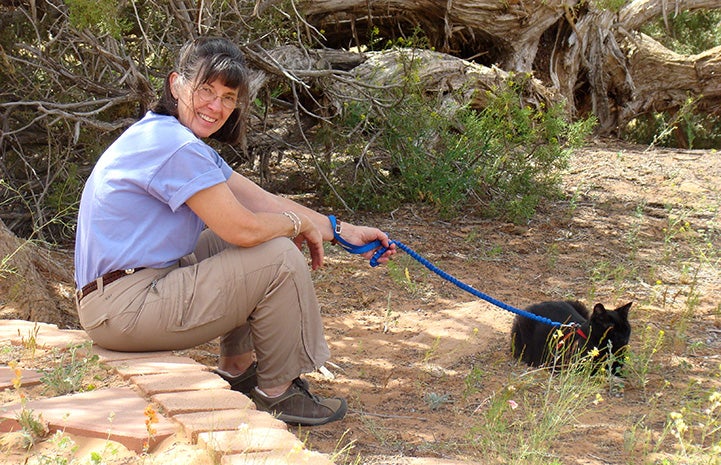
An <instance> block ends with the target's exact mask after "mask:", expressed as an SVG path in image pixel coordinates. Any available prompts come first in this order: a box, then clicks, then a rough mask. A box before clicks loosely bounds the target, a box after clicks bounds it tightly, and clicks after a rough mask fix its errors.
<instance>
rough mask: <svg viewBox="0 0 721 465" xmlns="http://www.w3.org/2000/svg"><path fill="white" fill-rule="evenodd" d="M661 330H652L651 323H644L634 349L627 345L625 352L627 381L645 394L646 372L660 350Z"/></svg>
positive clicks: (647, 372) (662, 334)
mask: <svg viewBox="0 0 721 465" xmlns="http://www.w3.org/2000/svg"><path fill="white" fill-rule="evenodd" d="M665 334H666V333H665V332H664V331H663V330H658V331H656V330H654V329H653V327H651V325H646V326H645V327H644V328H643V330H642V331H641V337H640V342H639V346H638V348H637V349H634V348H633V346H632V347H629V349H628V350H627V352H626V361H625V363H624V372H625V374H626V379H627V380H629V382H634V383H636V384H637V385H638V386H639V387H640V388H641V389H643V392H644V395H647V391H646V386H647V384H648V374H649V372H650V369H651V363H652V361H653V358H654V356H656V354H657V353H658V352H659V351H660V350H661V347H662V346H663V341H664V337H665Z"/></svg>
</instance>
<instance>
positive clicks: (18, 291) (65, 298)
mask: <svg viewBox="0 0 721 465" xmlns="http://www.w3.org/2000/svg"><path fill="white" fill-rule="evenodd" d="M0 257H1V258H2V262H1V263H0V318H3V319H10V318H19V319H23V320H28V321H41V322H45V323H54V324H57V325H58V326H61V327H73V328H77V327H78V319H77V311H76V309H75V301H74V295H73V294H74V290H75V289H74V287H75V286H74V285H73V284H72V283H73V275H72V256H71V255H68V254H63V253H60V252H53V251H51V250H49V249H47V248H44V247H39V246H37V245H36V244H35V243H33V242H32V241H28V240H22V239H19V238H18V237H16V236H15V235H14V234H13V233H12V232H11V231H10V230H8V229H7V228H6V227H5V223H3V222H2V220H0Z"/></svg>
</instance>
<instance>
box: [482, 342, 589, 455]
mask: <svg viewBox="0 0 721 465" xmlns="http://www.w3.org/2000/svg"><path fill="white" fill-rule="evenodd" d="M592 372H593V363H592V358H591V357H590V356H576V357H572V360H571V361H570V364H569V365H568V366H567V367H566V368H565V369H563V370H552V369H543V370H534V371H530V372H527V373H526V374H525V375H523V376H522V377H521V378H518V379H516V380H515V382H512V383H509V384H508V386H507V387H505V388H503V389H501V390H500V391H498V392H496V393H495V394H493V395H492V396H491V397H490V398H489V399H487V401H486V402H484V403H483V404H482V405H481V406H479V407H478V408H477V409H476V412H480V411H485V413H484V415H483V418H482V419H480V420H479V421H477V422H476V425H475V426H474V428H472V434H473V438H472V440H473V442H474V443H475V444H476V447H477V448H478V450H479V451H481V450H482V451H486V453H487V451H489V450H491V451H494V452H495V453H496V454H497V455H498V457H497V459H498V461H499V463H500V462H502V463H514V464H516V463H517V464H521V463H523V464H544V465H545V464H548V463H552V462H553V459H552V458H551V457H549V447H550V444H551V443H552V441H553V440H554V439H555V438H556V437H558V436H559V435H562V434H563V433H564V432H565V431H566V428H567V427H568V426H569V425H570V424H571V423H572V421H573V420H574V419H575V415H576V413H577V412H579V411H581V410H582V409H585V408H587V405H588V404H589V403H592V402H597V403H600V402H603V397H602V396H600V389H601V383H599V378H598V377H596V376H593V375H592ZM544 375H545V376H544ZM524 380H525V383H524Z"/></svg>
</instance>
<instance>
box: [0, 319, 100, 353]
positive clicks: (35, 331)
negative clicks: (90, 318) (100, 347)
mask: <svg viewBox="0 0 721 465" xmlns="http://www.w3.org/2000/svg"><path fill="white" fill-rule="evenodd" d="M33 339H34V343H35V344H36V345H37V346H38V347H56V348H58V349H65V348H67V347H69V346H74V345H78V344H82V343H84V342H87V341H88V340H89V338H88V335H87V334H86V333H85V331H75V330H67V329H66V330H61V329H58V327H57V325H51V324H47V323H33V322H30V321H23V320H0V340H2V341H7V342H9V343H11V344H13V345H21V344H23V343H25V344H29V343H30V342H31V341H32V340H33Z"/></svg>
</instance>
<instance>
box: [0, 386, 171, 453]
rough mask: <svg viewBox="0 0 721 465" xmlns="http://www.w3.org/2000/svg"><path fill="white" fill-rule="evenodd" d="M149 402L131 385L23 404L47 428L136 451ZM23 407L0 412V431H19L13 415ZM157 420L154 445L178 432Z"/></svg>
mask: <svg viewBox="0 0 721 465" xmlns="http://www.w3.org/2000/svg"><path fill="white" fill-rule="evenodd" d="M147 406H148V401H147V400H145V399H144V398H142V397H140V396H139V395H138V393H136V392H135V391H134V390H132V389H130V388H111V389H101V390H98V391H91V392H84V393H80V394H73V395H67V396H60V397H52V398H48V399H40V400H34V401H30V402H28V403H27V404H26V405H25V408H26V409H29V410H32V411H33V414H34V415H36V416H38V415H42V418H43V420H45V421H46V422H48V426H49V428H50V431H51V432H52V431H65V432H67V433H70V434H76V435H78V436H84V437H89V438H101V439H106V438H107V439H110V440H113V441H117V442H120V443H121V444H123V445H124V446H125V447H127V448H128V449H130V450H133V451H135V452H142V451H143V447H144V444H145V443H146V441H147V440H148V431H147V429H146V426H145V420H146V419H147V417H146V416H145V413H144V412H145V408H146V407H147ZM21 409H22V406H20V405H17V404H16V405H14V406H9V407H6V408H4V409H3V411H2V412H0V420H6V421H2V422H0V432H10V431H18V430H19V429H20V425H19V423H18V422H17V419H16V416H17V414H18V413H19V412H20V411H21ZM157 418H158V422H157V423H154V424H153V425H152V427H153V428H154V429H155V434H154V437H153V439H152V440H151V441H150V442H149V446H150V450H152V448H153V446H154V445H156V444H157V443H159V442H160V441H162V440H163V439H165V438H167V437H168V436H170V435H172V434H174V433H176V432H177V429H178V428H177V426H176V425H175V424H174V423H173V422H171V421H170V420H168V419H167V418H165V417H164V416H162V415H160V414H158V415H157Z"/></svg>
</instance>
